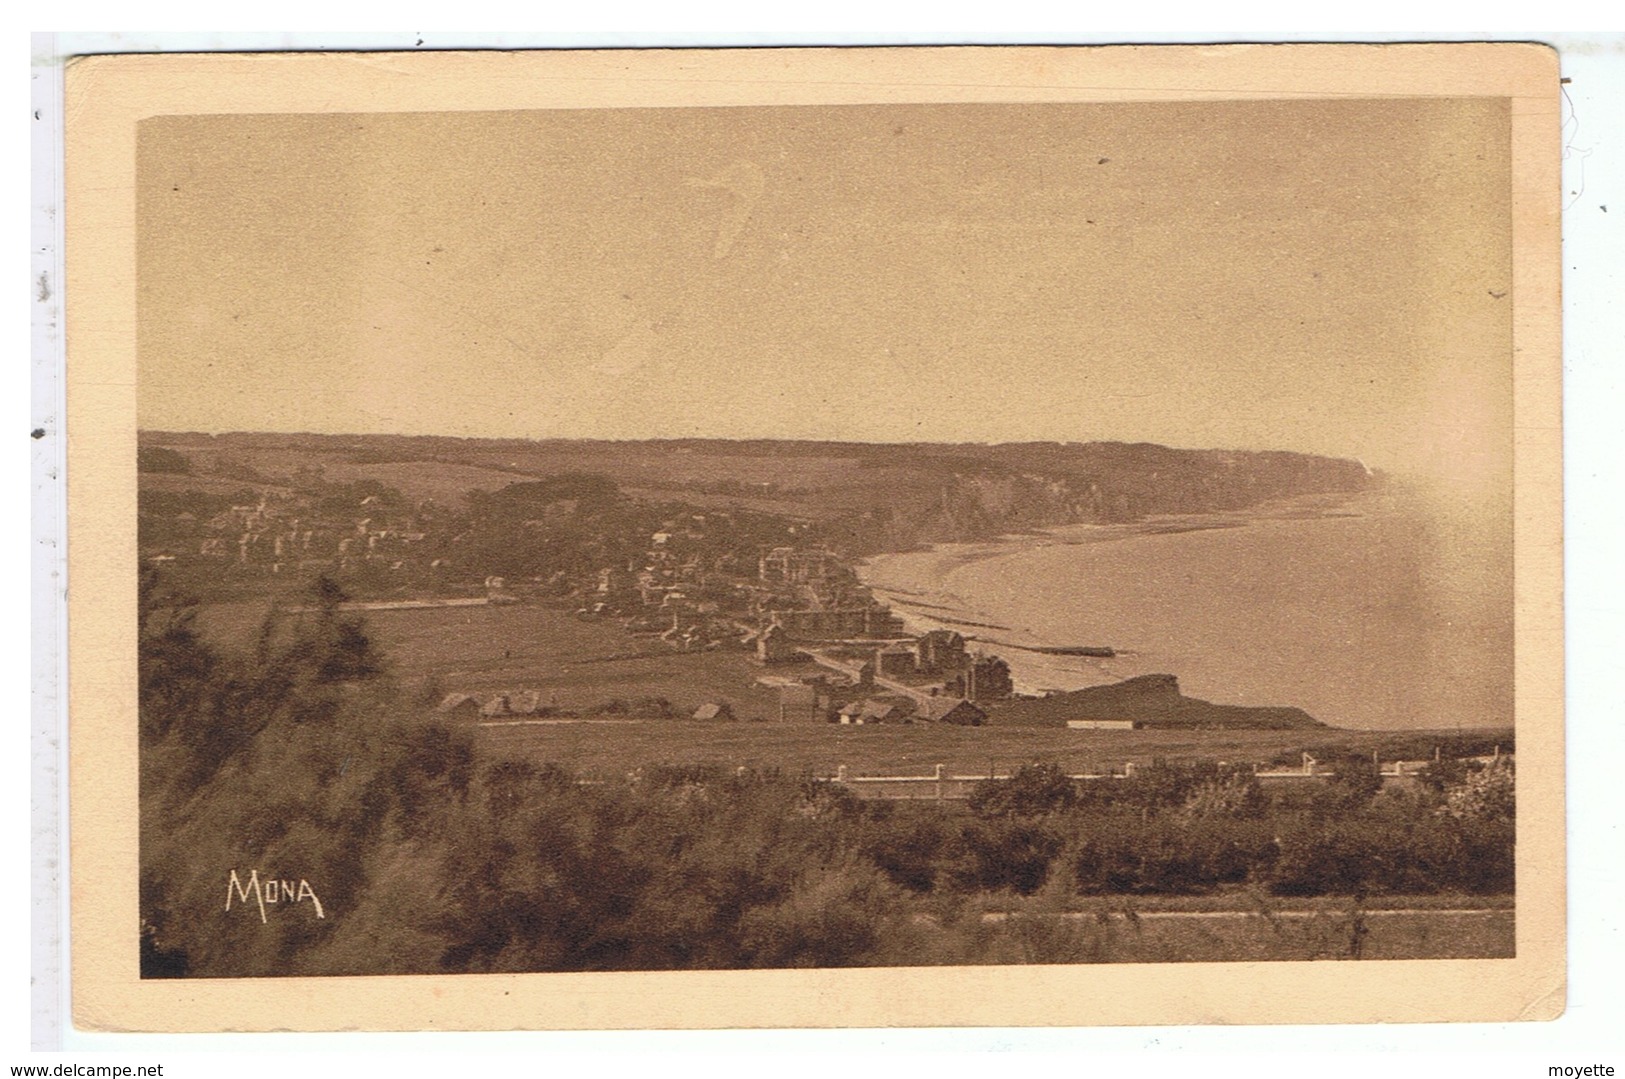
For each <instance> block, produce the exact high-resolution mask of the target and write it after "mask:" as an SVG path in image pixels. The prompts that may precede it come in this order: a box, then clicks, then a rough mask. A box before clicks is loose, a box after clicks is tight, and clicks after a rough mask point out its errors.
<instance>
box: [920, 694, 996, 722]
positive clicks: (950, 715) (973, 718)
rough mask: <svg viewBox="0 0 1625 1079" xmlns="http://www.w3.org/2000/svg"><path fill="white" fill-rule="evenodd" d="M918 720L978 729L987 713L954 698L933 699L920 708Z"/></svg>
mask: <svg viewBox="0 0 1625 1079" xmlns="http://www.w3.org/2000/svg"><path fill="white" fill-rule="evenodd" d="M919 718H920V719H923V720H926V721H928V722H931V723H952V724H955V725H957V726H960V727H980V726H981V725H982V724H984V723H986V722H987V713H986V712H985V711H983V710H982V709H981V708H978V707H977V706H976V705H974V704H972V703H971V702H970V701H967V700H962V699H958V698H954V697H933V698H931V699H930V700H928V701H926V702H925V703H924V704H923V705H921V707H920V714H919Z"/></svg>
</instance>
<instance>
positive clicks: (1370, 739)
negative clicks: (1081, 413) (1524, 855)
mask: <svg viewBox="0 0 1625 1079" xmlns="http://www.w3.org/2000/svg"><path fill="white" fill-rule="evenodd" d="M480 737H481V744H482V746H483V747H484V748H485V749H486V751H487V752H490V753H494V754H501V755H504V756H517V757H524V758H527V759H530V760H534V761H538V762H540V761H553V762H556V763H559V764H563V765H565V766H567V767H570V768H573V769H576V770H579V771H584V772H604V771H610V772H617V773H619V772H623V771H626V770H629V769H631V768H635V767H638V766H640V765H649V764H657V763H658V764H722V765H726V766H728V767H748V768H774V767H776V768H780V769H783V770H784V771H786V772H803V771H810V772H814V773H816V774H820V775H823V774H829V773H833V772H834V771H835V769H836V767H837V766H838V765H843V764H844V765H846V766H847V767H848V769H849V770H850V771H851V773H852V774H854V775H923V774H926V773H928V772H930V771H931V769H932V768H933V767H935V766H936V765H937V764H943V765H945V766H946V768H947V770H948V772H950V773H956V774H962V775H972V774H983V775H985V774H987V772H988V770H989V769H991V768H996V769H997V770H998V771H999V772H1000V773H1001V774H1004V773H1007V772H1009V771H1010V770H1011V769H1013V768H1015V767H1017V766H1019V765H1022V764H1026V763H1030V762H1033V761H1054V762H1057V763H1059V764H1060V765H1061V767H1063V768H1064V769H1066V770H1067V771H1072V772H1085V771H1095V770H1101V769H1107V768H1116V769H1119V770H1121V768H1122V766H1123V764H1124V763H1125V762H1128V761H1133V762H1135V763H1136V764H1149V763H1150V762H1151V761H1152V760H1155V759H1157V758H1159V757H1160V758H1164V759H1168V760H1182V759H1184V760H1188V759H1194V758H1209V759H1217V760H1223V761H1231V762H1243V763H1251V762H1255V761H1257V762H1263V761H1268V760H1269V759H1270V758H1272V757H1274V756H1276V755H1277V754H1278V753H1281V752H1282V751H1296V750H1297V749H1298V748H1299V747H1301V746H1303V745H1306V744H1309V743H1311V742H1312V743H1313V744H1316V745H1324V744H1328V743H1339V744H1344V745H1347V746H1349V747H1350V748H1353V749H1356V750H1359V751H1361V752H1366V751H1367V747H1369V746H1372V745H1376V744H1380V741H1381V738H1382V732H1371V731H1309V732H1303V731H1210V732H1197V733H1186V732H1182V731H1069V730H1065V729H1057V728H1036V727H991V726H990V727H952V726H940V727H927V726H862V727H847V726H841V725H838V724H827V723H714V722H713V723H706V722H697V721H693V720H667V721H660V720H644V721H628V722H625V723H618V724H614V725H600V724H560V725H549V726H522V727H486V728H482V729H481V731H480Z"/></svg>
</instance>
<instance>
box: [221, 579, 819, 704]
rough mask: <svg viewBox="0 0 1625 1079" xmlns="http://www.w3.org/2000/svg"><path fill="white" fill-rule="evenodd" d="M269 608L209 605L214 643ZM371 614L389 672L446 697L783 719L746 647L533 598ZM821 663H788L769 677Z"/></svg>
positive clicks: (234, 639) (230, 641) (231, 639)
mask: <svg viewBox="0 0 1625 1079" xmlns="http://www.w3.org/2000/svg"><path fill="white" fill-rule="evenodd" d="M268 609H269V608H268V604H266V603H263V602H259V603H256V602H243V603H226V604H212V605H209V606H208V607H206V608H204V611H203V614H202V616H201V618H200V624H201V626H202V628H203V631H204V633H205V634H206V635H207V636H209V638H210V639H211V640H214V641H215V642H217V643H219V644H221V645H224V646H227V647H239V648H240V647H244V646H246V645H247V644H248V643H249V642H250V641H251V640H252V639H253V635H254V631H255V629H256V628H257V627H258V625H259V624H260V621H261V620H262V619H263V618H264V617H265V613H266V611H267V610H268ZM365 619H366V625H367V629H368V632H369V634H370V635H371V636H372V638H373V640H374V641H375V642H376V643H377V645H378V646H379V647H380V649H381V650H382V651H383V652H384V654H385V655H386V656H388V657H389V662H390V666H391V670H392V672H393V674H394V675H395V677H397V678H398V679H400V681H401V682H402V683H403V684H404V685H406V686H407V687H409V688H414V687H418V686H424V685H427V684H428V683H430V682H431V681H432V682H433V683H435V684H437V685H438V686H439V688H440V689H441V690H443V691H444V692H448V693H449V692H454V691H455V692H464V693H483V692H497V691H502V690H519V689H535V690H539V691H540V692H541V693H542V695H543V698H544V700H547V701H548V702H549V703H551V704H554V705H556V706H558V707H560V708H570V709H578V708H588V707H591V706H592V705H595V704H599V703H601V702H603V701H608V700H612V699H615V698H626V699H630V698H633V697H664V698H666V699H667V700H669V701H671V702H672V703H673V704H674V705H675V706H676V707H677V708H678V709H680V710H681V711H683V712H684V713H685V714H692V712H693V711H694V709H695V708H697V707H699V706H700V705H701V704H704V703H705V702H707V701H715V700H726V701H728V702H729V703H730V704H732V706H733V708H734V712H735V714H736V715H737V716H739V718H740V719H742V720H743V719H749V718H751V717H753V716H760V717H762V718H764V719H767V718H773V719H776V718H777V716H778V694H777V692H776V691H774V690H771V689H767V688H764V687H762V686H758V685H756V679H757V678H759V677H761V676H762V675H763V674H764V673H766V672H765V671H764V669H763V668H762V667H760V666H758V665H757V664H756V663H755V662H754V661H753V660H752V658H751V657H750V655H749V654H748V653H746V652H744V651H727V652H724V651H717V652H699V653H687V654H683V653H678V652H675V651H673V650H672V649H671V648H669V647H667V646H666V645H665V644H664V643H662V642H661V641H660V640H659V639H658V638H656V637H648V636H634V635H632V634H629V633H627V632H625V631H624V630H623V629H622V628H621V627H620V625H619V624H618V623H615V622H610V621H604V622H586V621H582V620H580V619H578V618H576V617H575V616H574V615H573V614H572V613H570V612H569V611H564V610H560V609H558V608H553V607H542V606H534V605H530V604H514V605H498V606H482V607H443V608H421V609H411V610H394V611H368V612H366V614H365ZM819 669H820V668H818V667H816V666H814V665H812V664H805V665H792V666H789V667H775V668H774V669H773V672H772V673H774V674H776V675H792V674H800V673H813V672H816V671H818V670H819Z"/></svg>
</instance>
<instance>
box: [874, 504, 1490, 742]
mask: <svg viewBox="0 0 1625 1079" xmlns="http://www.w3.org/2000/svg"><path fill="white" fill-rule="evenodd" d="M1511 522H1512V516H1511V505H1510V501H1506V502H1502V503H1491V502H1486V501H1485V500H1482V499H1480V500H1477V501H1474V500H1469V499H1466V498H1463V497H1458V496H1456V495H1453V494H1452V493H1451V492H1449V491H1446V490H1442V489H1438V488H1433V487H1428V486H1426V485H1422V484H1399V483H1390V484H1388V485H1385V487H1384V488H1383V490H1381V491H1380V492H1377V493H1365V494H1361V495H1358V496H1355V497H1350V498H1337V497H1328V496H1317V497H1314V498H1302V499H1295V500H1290V501H1282V502H1275V503H1269V504H1265V505H1260V506H1256V507H1253V508H1251V509H1248V510H1246V511H1240V512H1231V513H1215V514H1201V515H1183V516H1163V517H1154V518H1150V519H1147V520H1144V521H1137V522H1134V523H1132V524H1112V525H1070V526H1065V527H1060V528H1053V529H1046V530H1043V531H1040V532H1035V533H1030V534H1022V535H1013V536H1005V537H1002V538H1000V539H998V540H995V541H991V542H980V543H954V544H940V545H937V546H934V547H931V548H929V549H925V550H917V551H908V552H902V553H894V554H882V555H878V556H875V557H873V558H871V559H869V560H868V561H867V562H865V563H864V564H863V565H862V566H861V567H860V569H859V572H860V575H861V576H862V578H863V580H864V582H865V583H866V584H868V585H869V587H870V588H871V589H872V590H873V591H874V592H875V593H876V595H877V596H878V597H879V598H881V599H882V600H884V601H885V602H888V603H890V604H891V605H892V607H893V610H894V612H895V613H896V614H898V615H899V616H901V617H902V618H903V619H904V621H905V624H906V625H907V626H908V628H909V629H910V630H911V631H913V632H923V631H925V630H929V629H934V628H948V629H953V630H956V631H957V632H959V633H961V634H963V635H965V636H966V637H967V638H970V639H971V643H970V646H971V647H972V648H973V649H974V650H980V651H984V652H988V653H992V654H996V655H998V656H1000V657H1002V658H1003V659H1004V660H1005V661H1006V662H1008V663H1009V664H1010V668H1011V673H1012V675H1013V677H1014V679H1015V681H1016V687H1017V690H1018V691H1020V692H1026V693H1042V692H1045V691H1049V690H1067V689H1080V688H1083V687H1086V686H1092V685H1101V684H1105V683H1109V682H1116V681H1120V680H1122V679H1125V678H1130V677H1133V676H1135V675H1140V674H1151V673H1166V674H1173V675H1175V676H1177V677H1178V679H1179V684H1180V689H1181V691H1182V692H1184V693H1185V694H1186V695H1187V696H1193V697H1200V698H1202V699H1205V700H1209V701H1212V702H1214V703H1219V704H1241V705H1279V706H1292V707H1298V708H1302V709H1304V710H1305V711H1306V712H1308V713H1309V714H1310V715H1312V716H1314V717H1315V718H1316V719H1318V720H1321V721H1322V722H1325V723H1328V724H1331V725H1332V726H1336V727H1347V728H1363V729H1423V728H1427V729H1441V728H1471V727H1497V726H1510V725H1511V724H1512V718H1513V717H1512V705H1513V698H1512V683H1513V625H1512V610H1513V593H1512V523H1511ZM1079 646H1082V647H1090V648H1110V649H1112V650H1113V652H1114V653H1115V654H1114V655H1112V656H1111V657H1109V658H1108V657H1094V656H1078V655H1054V654H1047V653H1044V652H1041V651H1034V650H1033V649H1035V648H1054V647H1079Z"/></svg>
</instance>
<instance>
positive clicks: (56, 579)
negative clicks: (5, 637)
mask: <svg viewBox="0 0 1625 1079" xmlns="http://www.w3.org/2000/svg"><path fill="white" fill-rule="evenodd" d="M32 45H33V49H32V63H31V71H30V79H29V90H30V102H29V108H30V110H32V111H31V112H30V120H29V125H30V126H29V141H30V151H31V157H32V162H33V165H32V170H31V176H30V207H29V266H30V271H29V275H28V277H29V290H30V293H31V298H32V302H31V303H30V304H29V315H30V319H29V321H30V326H29V353H30V361H31V362H30V366H31V375H32V385H31V387H30V392H31V399H30V415H29V427H30V431H31V432H32V431H35V430H43V431H44V435H43V436H42V437H40V438H33V437H30V439H29V449H30V466H31V474H30V491H29V495H30V509H31V514H30V520H31V526H30V545H29V546H30V552H29V553H30V558H29V562H30V568H31V571H32V576H31V582H30V584H31V595H30V600H31V608H32V614H33V625H32V630H33V632H32V635H31V636H32V641H33V647H32V648H31V649H30V656H29V664H30V675H31V679H30V694H29V716H30V730H29V735H30V738H29V764H30V770H31V774H30V783H29V787H28V790H29V800H30V807H29V809H30V813H29V817H30V821H31V823H32V829H31V832H32V834H31V839H32V842H31V843H30V845H29V859H30V877H31V884H32V888H31V891H30V904H29V905H30V910H29V916H30V917H29V922H30V925H31V927H32V933H31V935H30V952H31V956H30V958H31V961H32V963H31V965H32V974H33V977H32V978H31V980H30V996H31V1000H30V1008H29V1016H30V1039H29V1041H30V1045H31V1047H32V1048H34V1049H54V1048H59V1047H60V1046H61V1042H62V1018H63V1016H65V1015H67V1014H68V1008H67V980H66V976H65V971H66V969H67V956H68V941H67V932H68V917H67V888H66V887H65V885H66V877H65V873H66V869H67V858H66V855H67V849H68V846H67V826H68V815H67V784H66V783H65V782H63V776H65V775H66V772H67V710H66V706H65V698H64V696H63V694H62V688H63V687H64V686H65V685H66V684H67V677H66V676H67V649H66V647H65V641H66V637H65V635H64V629H65V625H66V616H67V597H66V592H65V587H64V586H65V582H66V572H67V566H66V558H65V555H66V550H65V546H64V542H63V541H64V537H65V536H66V516H65V513H66V501H65V499H64V497H63V494H64V486H63V478H64V471H63V468H64V461H65V456H66V455H65V450H66V445H67V444H66V441H65V439H64V438H63V437H62V436H63V431H62V419H63V402H64V398H63V374H62V372H63V358H64V345H63V334H62V310H63V308H62V281H63V274H62V266H63V262H62V214H61V212H60V209H61V206H62V65H61V64H60V63H57V62H56V61H55V59H54V57H53V56H52V55H51V53H52V51H53V50H52V49H51V47H50V35H49V34H35V35H33V41H32ZM42 46H43V47H42ZM35 113H37V114H38V117H39V118H38V119H33V116H34V114H35Z"/></svg>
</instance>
